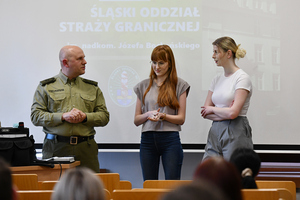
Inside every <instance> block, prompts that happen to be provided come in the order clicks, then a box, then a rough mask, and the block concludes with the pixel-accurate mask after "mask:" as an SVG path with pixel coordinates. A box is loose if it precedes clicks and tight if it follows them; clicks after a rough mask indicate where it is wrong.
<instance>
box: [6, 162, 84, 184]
mask: <svg viewBox="0 0 300 200" xmlns="http://www.w3.org/2000/svg"><path fill="white" fill-rule="evenodd" d="M78 165H80V161H75V162H73V163H71V164H61V165H59V164H55V165H54V168H50V167H44V166H35V165H33V166H20V167H11V168H10V169H11V172H12V174H37V175H38V181H57V180H59V178H60V175H61V174H63V173H64V172H65V170H67V169H70V168H74V167H76V166H78Z"/></svg>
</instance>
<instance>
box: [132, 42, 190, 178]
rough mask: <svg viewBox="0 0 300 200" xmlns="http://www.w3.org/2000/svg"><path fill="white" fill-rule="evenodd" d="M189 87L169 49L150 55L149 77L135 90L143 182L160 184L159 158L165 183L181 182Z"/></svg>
mask: <svg viewBox="0 0 300 200" xmlns="http://www.w3.org/2000/svg"><path fill="white" fill-rule="evenodd" d="M189 89H190V86H189V84H188V83H187V82H185V81H184V80H182V79H181V78H179V77H177V72H176V67H175V58H174V55H173V52H172V49H171V48H170V47H169V46H168V45H159V46H157V47H155V48H154V49H153V51H152V54H151V72H150V77H149V78H148V79H145V80H143V81H141V82H140V83H138V84H137V85H136V86H135V87H134V91H135V93H136V95H137V101H136V109H135V117H134V124H135V125H136V126H139V125H142V136H141V144H140V161H141V166H142V171H143V177H144V180H157V179H158V170H159V162H160V157H161V158H162V164H163V167H164V172H165V179H173V180H176V179H180V175H181V166H182V160H183V150H182V146H181V142H180V137H179V131H181V125H183V123H184V121H185V112H186V98H187V96H188V93H189Z"/></svg>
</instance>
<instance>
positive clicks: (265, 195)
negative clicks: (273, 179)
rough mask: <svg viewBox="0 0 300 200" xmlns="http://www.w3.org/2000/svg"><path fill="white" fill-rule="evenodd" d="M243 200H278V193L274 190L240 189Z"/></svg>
mask: <svg viewBox="0 0 300 200" xmlns="http://www.w3.org/2000/svg"><path fill="white" fill-rule="evenodd" d="M242 196H243V200H255V199H257V200H260V199H263V200H278V199H279V192H278V190H276V189H242Z"/></svg>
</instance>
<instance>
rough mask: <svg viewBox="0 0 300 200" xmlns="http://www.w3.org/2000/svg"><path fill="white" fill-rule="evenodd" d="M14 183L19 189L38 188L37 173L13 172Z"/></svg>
mask: <svg viewBox="0 0 300 200" xmlns="http://www.w3.org/2000/svg"><path fill="white" fill-rule="evenodd" d="M12 180H13V183H14V184H15V185H16V186H17V188H18V190H38V189H39V184H38V176H37V174H12Z"/></svg>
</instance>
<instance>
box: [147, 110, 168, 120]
mask: <svg viewBox="0 0 300 200" xmlns="http://www.w3.org/2000/svg"><path fill="white" fill-rule="evenodd" d="M159 111H160V108H159V109H157V110H152V111H149V112H148V118H147V119H149V120H151V121H153V122H158V121H159V120H160V118H162V117H163V115H164V113H160V112H159Z"/></svg>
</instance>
